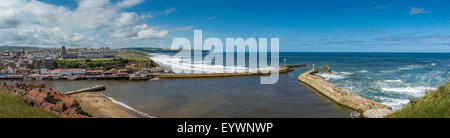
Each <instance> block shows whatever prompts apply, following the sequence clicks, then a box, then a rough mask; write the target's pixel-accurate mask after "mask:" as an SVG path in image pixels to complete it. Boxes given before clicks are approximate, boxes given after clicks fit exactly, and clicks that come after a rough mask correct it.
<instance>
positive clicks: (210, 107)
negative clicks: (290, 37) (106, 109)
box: [47, 53, 450, 117]
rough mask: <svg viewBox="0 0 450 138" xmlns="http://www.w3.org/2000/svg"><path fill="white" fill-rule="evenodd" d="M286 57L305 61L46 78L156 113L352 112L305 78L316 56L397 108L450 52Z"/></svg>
mask: <svg viewBox="0 0 450 138" xmlns="http://www.w3.org/2000/svg"><path fill="white" fill-rule="evenodd" d="M151 58H152V59H154V60H155V61H156V62H158V63H159V64H161V65H164V66H168V67H170V68H172V69H173V70H183V68H186V67H184V66H180V65H176V64H177V62H175V61H177V60H178V61H179V60H180V59H177V58H178V57H172V56H170V55H165V54H157V55H155V56H152V57H151ZM283 58H286V59H287V61H288V64H301V63H306V64H307V65H308V66H307V67H306V68H298V69H295V70H294V71H293V72H289V73H286V74H281V75H280V78H279V81H278V82H277V83H276V84H273V85H262V84H259V80H260V79H259V76H248V77H232V78H231V77H230V78H207V79H159V80H149V81H127V80H114V81H113V80H102V81H100V80H97V81H89V80H83V81H62V80H61V81H48V82H47V86H49V87H53V88H56V89H57V90H61V91H66V90H73V89H77V88H83V87H89V86H92V85H95V84H103V85H105V86H106V88H107V89H106V90H105V91H104V92H103V93H104V94H105V95H107V96H110V97H112V98H114V99H116V100H118V101H120V102H122V103H124V104H127V105H129V106H131V107H133V108H135V109H137V110H139V111H143V112H145V113H147V114H149V115H151V116H155V117H350V114H351V112H352V111H351V110H349V109H347V108H344V107H341V106H339V105H337V104H335V103H333V102H332V101H330V100H328V99H327V98H325V97H323V96H321V95H320V94H318V93H317V92H315V91H314V90H312V89H310V88H308V87H307V86H304V85H302V84H301V83H299V82H298V81H297V76H298V75H299V74H301V73H303V72H304V71H306V70H308V69H310V68H311V64H316V65H320V64H326V65H329V66H330V67H331V68H332V70H333V73H332V74H323V73H322V74H319V75H320V76H322V77H324V78H325V79H326V80H328V81H330V82H333V83H335V84H336V85H337V86H339V87H341V88H344V89H346V90H348V91H349V92H352V93H356V94H358V95H361V96H364V97H366V98H368V99H371V100H374V101H377V102H380V103H383V104H386V105H389V106H392V107H393V108H394V109H399V108H401V107H402V106H404V105H405V104H407V103H408V102H409V100H410V99H412V98H418V97H421V96H423V95H424V94H425V93H426V91H428V90H431V89H434V88H437V87H438V86H440V85H441V84H442V83H444V82H447V81H449V78H450V77H449V71H450V54H448V53H280V60H282V59H283ZM192 62H195V63H199V62H198V61H192ZM200 63H201V62H200ZM280 63H282V62H281V61H280ZM201 64H205V63H201ZM209 64H210V63H208V64H206V65H205V66H209ZM215 68H218V67H215ZM242 68H244V69H245V68H246V66H245V65H244V66H242ZM209 69H214V68H209Z"/></svg>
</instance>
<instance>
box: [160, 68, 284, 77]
mask: <svg viewBox="0 0 450 138" xmlns="http://www.w3.org/2000/svg"><path fill="white" fill-rule="evenodd" d="M289 71H292V69H290V68H280V69H279V73H286V72H289ZM269 74H270V72H268V73H262V72H255V73H250V72H244V73H208V74H176V73H161V74H152V76H153V77H157V78H212V77H234V76H253V75H269Z"/></svg>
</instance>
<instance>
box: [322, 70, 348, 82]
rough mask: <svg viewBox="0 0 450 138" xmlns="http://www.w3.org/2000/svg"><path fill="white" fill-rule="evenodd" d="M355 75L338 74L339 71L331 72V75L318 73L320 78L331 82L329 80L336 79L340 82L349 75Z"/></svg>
mask: <svg viewBox="0 0 450 138" xmlns="http://www.w3.org/2000/svg"><path fill="white" fill-rule="evenodd" d="M352 74H353V73H351V72H337V71H333V72H331V74H328V73H318V74H317V75H318V76H321V77H323V78H324V79H325V80H329V79H334V80H339V79H344V78H346V77H347V75H352Z"/></svg>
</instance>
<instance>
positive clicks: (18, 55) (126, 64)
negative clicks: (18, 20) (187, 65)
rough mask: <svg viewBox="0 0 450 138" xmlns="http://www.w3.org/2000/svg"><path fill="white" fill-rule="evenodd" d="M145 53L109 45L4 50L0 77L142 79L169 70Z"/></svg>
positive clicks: (26, 78)
mask: <svg viewBox="0 0 450 138" xmlns="http://www.w3.org/2000/svg"><path fill="white" fill-rule="evenodd" d="M139 54H141V55H139ZM145 56H146V55H142V53H138V52H133V51H120V50H112V49H110V48H109V47H102V48H76V49H66V47H65V46H62V47H61V48H39V49H30V50H25V49H19V50H2V51H0V63H1V66H0V79H24V80H31V79H36V80H58V79H67V80H77V79H130V80H134V79H137V80H142V79H148V76H149V74H150V73H162V72H169V71H168V70H165V69H164V68H163V67H160V66H158V65H157V64H156V63H154V62H153V61H151V60H150V59H149V58H148V57H145Z"/></svg>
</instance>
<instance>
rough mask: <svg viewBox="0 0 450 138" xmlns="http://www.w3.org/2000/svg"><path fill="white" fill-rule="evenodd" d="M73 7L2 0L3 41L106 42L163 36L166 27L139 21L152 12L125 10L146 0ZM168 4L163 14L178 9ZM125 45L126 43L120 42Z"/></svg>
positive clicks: (93, 1) (88, 0)
mask: <svg viewBox="0 0 450 138" xmlns="http://www.w3.org/2000/svg"><path fill="white" fill-rule="evenodd" d="M77 1H78V6H77V7H76V8H75V9H70V8H68V7H65V6H57V5H52V4H48V3H44V2H40V1H38V0H0V3H1V4H0V45H29V46H60V45H68V46H70V45H74V46H76V45H78V46H86V47H88V46H104V45H106V44H109V45H110V46H114V43H121V41H130V40H144V39H158V38H164V37H166V36H167V35H168V33H169V31H168V30H167V29H164V28H163V27H154V26H148V25H147V24H143V23H140V20H141V19H143V18H153V16H149V15H138V14H136V13H134V12H124V9H125V8H129V7H132V6H135V5H138V4H140V3H142V2H143V1H144V0H120V1H118V2H111V1H110V0H77ZM175 11H176V10H175V8H169V9H167V10H165V11H164V12H161V14H164V15H168V14H170V13H172V12H175ZM121 46H124V45H121Z"/></svg>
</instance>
